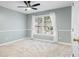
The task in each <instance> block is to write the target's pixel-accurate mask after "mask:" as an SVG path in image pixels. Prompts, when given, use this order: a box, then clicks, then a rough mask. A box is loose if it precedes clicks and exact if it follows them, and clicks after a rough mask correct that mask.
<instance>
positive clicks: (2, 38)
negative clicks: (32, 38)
mask: <svg viewBox="0 0 79 59" xmlns="http://www.w3.org/2000/svg"><path fill="white" fill-rule="evenodd" d="M19 29H27V17H26V15H25V14H22V13H19V12H16V11H13V10H9V9H7V8H4V7H1V6H0V43H4V42H8V41H12V40H16V39H20V38H24V37H27V36H28V33H27V31H26V30H21V31H18V30H19ZM11 30H15V31H11ZM16 30H17V31H16Z"/></svg>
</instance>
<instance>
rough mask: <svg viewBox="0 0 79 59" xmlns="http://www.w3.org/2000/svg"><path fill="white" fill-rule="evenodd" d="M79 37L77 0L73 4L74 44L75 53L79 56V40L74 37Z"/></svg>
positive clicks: (78, 4)
mask: <svg viewBox="0 0 79 59" xmlns="http://www.w3.org/2000/svg"><path fill="white" fill-rule="evenodd" d="M74 38H75V39H79V1H75V2H74V4H73V6H72V46H73V54H74V56H75V57H79V42H78V41H74V40H73V39H74Z"/></svg>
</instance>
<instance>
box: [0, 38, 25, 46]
mask: <svg viewBox="0 0 79 59" xmlns="http://www.w3.org/2000/svg"><path fill="white" fill-rule="evenodd" d="M23 39H24V38H22V39H17V40H13V41H9V42H5V43H1V44H0V46H4V45H8V44H12V43H15V42H17V41H20V40H23Z"/></svg>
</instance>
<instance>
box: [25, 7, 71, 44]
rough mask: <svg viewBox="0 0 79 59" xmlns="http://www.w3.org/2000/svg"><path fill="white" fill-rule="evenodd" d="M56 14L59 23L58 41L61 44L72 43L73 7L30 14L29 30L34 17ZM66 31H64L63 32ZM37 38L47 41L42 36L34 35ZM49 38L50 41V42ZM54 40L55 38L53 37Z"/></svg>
mask: <svg viewBox="0 0 79 59" xmlns="http://www.w3.org/2000/svg"><path fill="white" fill-rule="evenodd" d="M52 12H55V13H56V23H57V30H58V41H61V42H67V43H69V42H71V31H70V30H71V6H69V7H64V8H58V9H53V10H48V11H43V12H38V13H33V14H29V15H28V16H27V18H28V28H29V29H31V25H32V24H31V22H32V15H44V14H49V13H52ZM62 30H64V31H62ZM29 34H31V30H29ZM34 37H36V38H42V39H45V38H44V37H43V36H42V35H41V36H38V35H34ZM50 39H51V38H49V39H48V40H50ZM52 40H53V37H52Z"/></svg>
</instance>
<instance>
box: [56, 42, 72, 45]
mask: <svg viewBox="0 0 79 59" xmlns="http://www.w3.org/2000/svg"><path fill="white" fill-rule="evenodd" d="M57 43H58V44H64V45H72V44H71V43H65V42H57Z"/></svg>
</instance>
